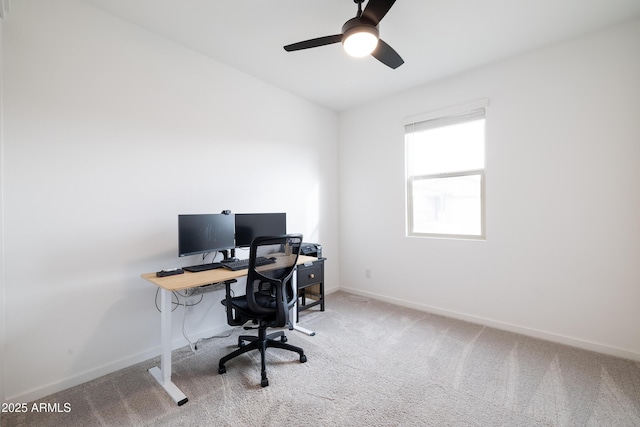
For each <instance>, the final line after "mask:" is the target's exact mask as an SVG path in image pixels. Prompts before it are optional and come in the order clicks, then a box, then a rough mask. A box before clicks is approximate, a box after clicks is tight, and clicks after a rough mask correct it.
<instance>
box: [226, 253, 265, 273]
mask: <svg viewBox="0 0 640 427" xmlns="http://www.w3.org/2000/svg"><path fill="white" fill-rule="evenodd" d="M274 262H276V260H275V259H273V258H266V257H263V256H259V257H257V258H256V266H261V265H267V264H273V263H274ZM222 266H223V267H224V268H227V269H229V270H233V271H236V270H244V269H246V268H249V260H248V259H239V260H238V261H233V262H224V263H222Z"/></svg>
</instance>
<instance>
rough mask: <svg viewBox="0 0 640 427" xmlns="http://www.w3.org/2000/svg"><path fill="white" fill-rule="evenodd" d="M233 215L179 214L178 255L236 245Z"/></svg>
mask: <svg viewBox="0 0 640 427" xmlns="http://www.w3.org/2000/svg"><path fill="white" fill-rule="evenodd" d="M234 226H235V223H234V218H233V215H224V214H197V215H178V256H186V255H196V254H203V253H207V252H215V251H221V250H225V249H232V248H234V247H235V240H234Z"/></svg>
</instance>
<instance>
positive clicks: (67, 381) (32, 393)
mask: <svg viewBox="0 0 640 427" xmlns="http://www.w3.org/2000/svg"><path fill="white" fill-rule="evenodd" d="M229 328H231V326H229V325H227V324H226V323H225V324H224V325H220V326H218V327H217V328H215V329H213V328H212V329H208V330H205V331H200V332H198V334H197V336H198V337H210V336H214V335H219V334H221V333H222V332H224V331H226V330H229ZM194 335H196V334H194ZM194 341H195V339H194ZM188 345H189V342H188V341H187V340H186V339H185V338H184V337H183V336H180V337H179V338H178V339H174V340H173V343H172V349H173V350H176V349H178V348H182V347H185V346H188ZM160 351H161V347H160V346H157V347H154V348H151V349H149V350H146V351H143V352H141V353H137V354H132V355H130V356H127V357H123V358H122V359H118V360H115V361H113V362H110V363H107V364H105V365H102V366H98V367H96V368H93V369H89V370H87V371H84V372H80V373H78V374H76V375H72V376H70V377H67V378H64V379H62V380H60V381H54V382H51V383H49V384H45V385H42V386H39V387H36V388H33V389H31V390H27V391H25V392H23V393H20V394H16V395H13V396H7V403H23V402H33V401H34V400H38V399H42V398H43V397H46V396H49V395H50V394H53V393H57V392H59V391H62V390H66V389H68V388H71V387H75V386H77V385H80V384H83V383H86V382H88V381H91V380H95V379H96V378H100V377H101V376H103V375H107V374H110V373H112V372H116V371H119V370H120V369H125V368H128V367H129V366H133V365H135V364H136V363H140V362H144V361H146V360H149V359H152V358H154V357H156V356H159V355H160Z"/></svg>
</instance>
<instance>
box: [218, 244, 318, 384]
mask: <svg viewBox="0 0 640 427" xmlns="http://www.w3.org/2000/svg"><path fill="white" fill-rule="evenodd" d="M301 245H302V235H301V234H287V235H282V236H266V237H257V238H255V239H254V240H253V241H252V242H251V250H250V252H249V272H248V274H247V285H246V291H245V295H243V296H238V297H233V296H232V292H231V285H230V284H227V295H226V298H225V299H224V300H223V301H222V304H223V305H225V306H226V308H227V322H228V323H229V325H231V326H239V325H244V324H246V323H247V322H248V321H250V320H251V321H253V324H254V325H257V329H258V336H257V337H256V336H249V335H242V336H240V337H239V338H238V347H239V348H238V349H237V350H235V351H234V352H233V353H230V354H228V355H227V356H225V357H223V358H222V359H220V364H219V366H218V373H220V374H224V373H225V372H227V368H225V366H224V365H225V363H227V362H228V361H229V360H231V359H233V358H235V357H237V356H239V355H241V354H244V353H246V352H248V351H251V350H260V353H261V360H262V381H261V383H260V384H261V385H262V387H266V386H268V385H269V380H268V379H267V372H266V363H265V352H266V350H267V348H269V347H276V348H282V349H285V350H290V351H295V352H296V353H298V354H299V355H300V362H301V363H304V362H306V361H307V356H305V354H304V350H302V349H301V348H300V347H296V346H293V345H290V344H285V343H286V342H287V337H286V336H285V334H284V332H283V331H278V332H275V333H272V334H269V335H267V328H274V327H276V328H282V327H285V326H289V328H290V329H292V328H293V325H292V323H291V319H290V318H289V312H290V310H291V308H292V307H293V305H294V303H295V300H294V292H293V282H292V278H293V272H294V269H295V266H296V263H297V261H298V255H299V252H300V246H301ZM259 257H264V258H268V259H273V260H275V262H274V263H272V264H266V265H262V266H257V265H256V264H257V262H256V260H257V259H258V258H259ZM245 329H255V327H251V326H249V327H245ZM277 338H279V340H276V339H277ZM245 342H248V343H249V344H245Z"/></svg>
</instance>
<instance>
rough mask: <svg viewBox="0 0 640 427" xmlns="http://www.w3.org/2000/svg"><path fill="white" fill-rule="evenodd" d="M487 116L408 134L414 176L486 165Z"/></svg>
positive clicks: (408, 165) (409, 163) (475, 168)
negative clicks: (485, 124) (485, 135)
mask: <svg viewBox="0 0 640 427" xmlns="http://www.w3.org/2000/svg"><path fill="white" fill-rule="evenodd" d="M484 122H485V121H484V119H481V120H474V121H471V122H465V123H458V124H454V125H449V126H444V127H439V128H435V129H427V130H422V131H419V132H413V133H411V134H408V135H407V150H408V162H407V167H408V169H409V170H408V172H409V175H411V176H416V175H429V174H438V173H446V172H456V171H466V170H477V169H483V168H484Z"/></svg>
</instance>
